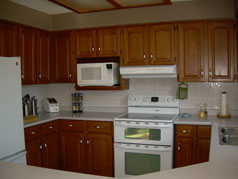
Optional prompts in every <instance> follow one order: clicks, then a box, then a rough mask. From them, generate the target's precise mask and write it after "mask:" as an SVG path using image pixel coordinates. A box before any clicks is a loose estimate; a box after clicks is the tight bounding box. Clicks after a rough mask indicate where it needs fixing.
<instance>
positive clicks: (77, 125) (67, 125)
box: [60, 120, 84, 131]
mask: <svg viewBox="0 0 238 179" xmlns="http://www.w3.org/2000/svg"><path fill="white" fill-rule="evenodd" d="M60 127H61V130H64V131H83V130H84V121H76V120H62V121H60Z"/></svg>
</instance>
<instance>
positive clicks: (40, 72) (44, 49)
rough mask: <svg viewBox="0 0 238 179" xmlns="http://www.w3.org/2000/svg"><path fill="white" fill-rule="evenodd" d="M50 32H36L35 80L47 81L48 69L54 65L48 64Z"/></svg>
mask: <svg viewBox="0 0 238 179" xmlns="http://www.w3.org/2000/svg"><path fill="white" fill-rule="evenodd" d="M50 42H51V33H49V32H44V31H38V32H37V82H38V83H49V82H50V70H51V68H54V66H50V59H51V58H50V45H51V43H50Z"/></svg>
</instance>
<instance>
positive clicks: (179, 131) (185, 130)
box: [176, 125, 192, 138]
mask: <svg viewBox="0 0 238 179" xmlns="http://www.w3.org/2000/svg"><path fill="white" fill-rule="evenodd" d="M176 137H189V138H190V137H192V126H191V125H176Z"/></svg>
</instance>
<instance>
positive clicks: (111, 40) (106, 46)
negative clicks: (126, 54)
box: [97, 28, 120, 57]
mask: <svg viewBox="0 0 238 179" xmlns="http://www.w3.org/2000/svg"><path fill="white" fill-rule="evenodd" d="M97 53H98V56H99V57H110V56H120V28H105V29H98V49H97Z"/></svg>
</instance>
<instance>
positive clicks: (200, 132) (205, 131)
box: [197, 126, 211, 139]
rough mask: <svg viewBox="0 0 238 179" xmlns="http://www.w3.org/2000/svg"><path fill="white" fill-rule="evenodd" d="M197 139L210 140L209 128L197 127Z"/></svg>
mask: <svg viewBox="0 0 238 179" xmlns="http://www.w3.org/2000/svg"><path fill="white" fill-rule="evenodd" d="M197 137H198V139H210V138H211V126H197Z"/></svg>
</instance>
